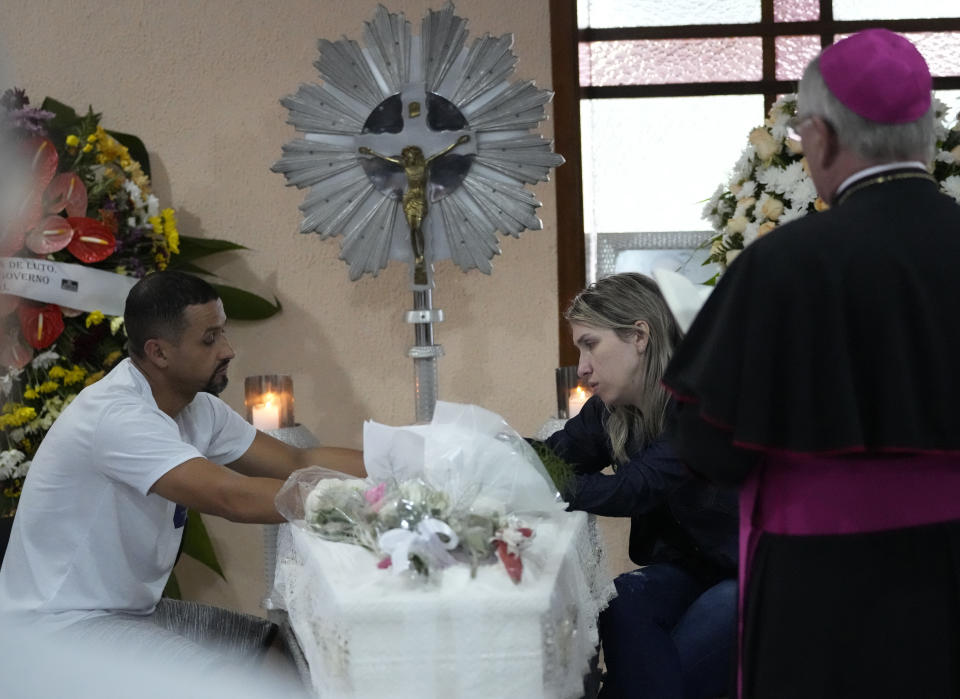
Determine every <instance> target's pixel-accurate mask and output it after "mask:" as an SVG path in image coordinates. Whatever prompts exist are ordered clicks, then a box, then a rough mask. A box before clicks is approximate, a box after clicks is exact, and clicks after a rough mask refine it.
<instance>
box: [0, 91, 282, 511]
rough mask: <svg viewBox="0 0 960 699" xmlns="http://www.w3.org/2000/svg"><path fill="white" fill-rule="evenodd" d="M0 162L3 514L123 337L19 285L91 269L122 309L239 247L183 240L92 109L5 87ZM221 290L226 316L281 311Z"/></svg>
mask: <svg viewBox="0 0 960 699" xmlns="http://www.w3.org/2000/svg"><path fill="white" fill-rule="evenodd" d="M0 158H2V159H3V160H4V163H5V168H4V170H3V173H2V174H3V178H2V179H0V271H2V280H0V281H2V286H0V291H2V292H3V294H4V295H3V296H0V406H2V408H0V517H10V516H12V515H13V514H14V513H15V511H16V507H17V501H18V499H19V495H20V492H21V489H22V486H23V479H24V477H25V476H26V474H27V471H28V470H29V467H30V461H31V458H32V456H33V454H34V453H35V452H36V449H37V447H38V446H39V444H40V442H41V440H42V439H43V437H44V435H45V434H46V431H47V430H48V429H49V428H50V426H51V425H52V424H53V421H54V420H55V419H56V418H57V416H58V415H59V414H60V412H61V411H62V410H63V409H64V408H65V407H66V406H67V405H68V404H69V403H70V401H71V400H73V398H74V397H76V395H77V393H79V391H80V390H82V389H83V388H84V386H87V385H89V384H91V383H93V382H95V381H97V380H98V379H99V378H100V377H102V376H103V375H104V373H105V372H107V371H109V370H110V368H112V367H113V366H114V365H115V364H116V363H117V362H118V361H119V360H120V359H121V358H122V357H123V356H124V343H125V340H126V338H125V335H124V332H123V330H122V324H123V319H122V317H120V316H119V312H117V311H115V315H112V316H111V315H107V314H105V313H104V312H103V310H102V309H100V308H86V309H83V310H81V309H77V308H68V307H66V306H64V305H60V304H56V303H49V302H45V301H43V300H36V299H34V298H31V295H30V293H28V292H24V286H23V285H24V284H26V285H27V286H30V285H31V284H32V285H33V286H38V287H39V286H43V284H44V283H45V282H46V283H49V279H50V278H51V273H52V271H55V270H60V269H72V270H76V269H80V268H82V269H84V270H95V271H93V272H89V273H90V274H94V275H96V274H100V275H101V278H103V277H104V276H105V278H106V280H107V282H108V283H109V284H110V288H112V289H114V290H115V291H116V293H115V294H114V296H119V299H120V301H119V304H120V307H121V308H122V299H123V297H125V294H126V291H127V290H128V289H129V287H130V286H131V285H132V284H133V282H135V281H136V279H137V278H139V277H142V276H144V275H146V274H148V273H150V272H152V271H155V270H162V269H166V268H168V267H177V268H181V269H184V271H191V272H196V273H203V270H202V269H201V268H199V267H197V266H196V265H195V264H194V261H195V260H196V259H197V258H199V257H202V256H204V255H207V254H211V253H215V252H220V251H225V250H234V249H241V248H242V246H240V245H237V244H235V243H230V242H228V241H223V240H215V239H200V238H191V237H188V236H183V235H181V233H180V231H179V228H178V224H177V216H176V212H175V211H174V209H173V208H171V207H168V206H162V205H161V203H160V201H159V200H158V199H157V197H156V196H155V195H154V194H153V193H152V192H151V187H150V176H149V162H148V159H147V152H146V149H145V148H144V146H143V143H142V142H141V141H140V140H139V139H138V138H136V137H135V136H131V135H129V134H121V133H115V132H111V131H108V130H106V129H105V128H104V127H103V125H102V124H101V115H99V114H96V113H94V112H93V110H92V109H89V110H88V112H87V113H86V114H85V115H79V114H77V113H76V112H75V111H74V110H73V109H72V108H70V107H68V106H66V105H64V104H61V103H59V102H57V101H55V100H52V99H49V98H48V99H46V100H45V101H44V102H43V104H42V105H41V107H40V108H39V109H38V108H35V107H32V106H31V105H30V101H29V99H28V97H27V95H26V94H25V93H24V92H23V91H22V90H17V89H13V90H8V91H7V92H6V93H4V94H3V95H2V97H0ZM115 275H116V276H115ZM118 280H119V281H120V282H121V283H120V284H119V285H118V284H117V283H116V282H117V281H118ZM15 282H16V283H19V284H20V286H16V287H13V286H11V285H13V284H14V283H15ZM218 290H219V291H220V293H221V295H222V296H223V299H224V306H225V308H226V310H227V315H228V316H231V317H240V318H244V319H256V318H264V317H267V316H269V315H271V314H272V313H274V312H276V311H277V310H279V307H278V306H275V305H274V304H271V303H270V302H269V301H267V300H265V299H262V298H260V297H258V296H255V295H254V294H250V293H248V292H244V291H240V290H238V289H233V288H231V287H225V286H218Z"/></svg>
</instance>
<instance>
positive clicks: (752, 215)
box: [703, 95, 960, 268]
mask: <svg viewBox="0 0 960 699" xmlns="http://www.w3.org/2000/svg"><path fill="white" fill-rule="evenodd" d="M934 105H935V106H934V109H935V113H936V139H937V155H936V158H935V160H934V167H933V174H934V176H935V177H936V178H937V180H938V181H939V182H940V183H941V189H942V190H943V191H944V192H946V193H947V194H949V195H950V196H952V197H954V198H955V199H956V200H957V201H958V202H960V122H958V123H954V124H953V126H952V128H951V127H950V126H948V125H947V124H945V123H944V119H945V116H946V113H947V109H946V106H945V105H944V104H943V103H942V102H940V101H939V100H937V99H934ZM796 113H797V96H796V95H785V96H783V97H781V98H780V99H778V100H777V101H776V102H775V103H774V104H773V106H772V107H771V108H770V112H769V114H768V115H767V119H766V120H765V121H764V123H763V125H761V126H757V127H756V128H754V129H753V130H751V131H750V134H749V137H748V143H747V146H746V148H744V150H743V152H742V153H741V155H740V159H739V160H738V161H737V163H736V164H735V165H734V167H733V170H732V172H731V174H730V177H729V179H728V180H727V182H726V183H725V184H721V185H720V186H719V187H717V190H716V191H715V192H714V194H713V196H712V197H711V198H710V200H709V201H708V202H707V204H706V206H705V207H704V209H703V217H704V219H706V220H707V221H709V222H710V225H711V227H712V228H713V229H714V231H716V235H714V236H713V237H712V238H711V239H710V257H709V258H708V262H717V263H720V264H721V265H722V266H723V267H724V268H725V267H726V266H727V265H729V264H730V263H731V262H733V260H734V259H735V258H736V256H737V255H739V254H740V251H741V250H742V249H743V248H745V247H746V246H747V245H749V244H750V243H752V242H753V241H755V240H756V239H757V238H759V237H761V236H763V235H766V234H767V233H769V232H770V231H772V230H773V229H774V228H776V227H777V226H780V225H782V224H784V223H787V222H789V221H792V220H794V219H796V218H800V217H801V216H804V215H806V214H808V213H813V212H816V211H823V210H824V209H826V208H827V204H826V203H825V202H824V201H823V200H822V199H821V198H820V197H818V196H817V192H816V188H815V187H814V184H813V180H812V179H811V178H810V172H809V169H808V168H807V162H806V160H805V158H804V156H803V147H802V145H801V143H800V142H799V141H797V140H794V139H792V138H790V135H789V133H788V132H789V129H788V127H787V125H788V122H789V121H790V119H791V118H792V117H793V116H795V115H796Z"/></svg>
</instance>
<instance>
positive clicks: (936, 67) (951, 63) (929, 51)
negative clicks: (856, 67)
mask: <svg viewBox="0 0 960 699" xmlns="http://www.w3.org/2000/svg"><path fill="white" fill-rule="evenodd" d="M903 35H904V36H905V37H907V38H908V39H910V41H912V42H913V43H914V44H915V45H916V47H917V49H918V50H919V51H920V53H921V54H922V55H923V57H924V59H926V61H927V66H928V67H929V68H930V74H931V75H933V76H935V77H953V76H957V75H960V60H958V58H957V57H958V56H960V32H939V33H936V32H914V33H907V32H904V34H903ZM848 36H850V35H849V34H838V35H837V37H836V40H837V41H840V39H846V38H847V37H848Z"/></svg>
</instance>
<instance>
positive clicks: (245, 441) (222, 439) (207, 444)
mask: <svg viewBox="0 0 960 699" xmlns="http://www.w3.org/2000/svg"><path fill="white" fill-rule="evenodd" d="M177 421H178V422H179V423H180V427H181V429H182V430H183V435H184V438H185V439H186V440H187V441H189V442H191V443H192V444H194V445H196V447H197V448H198V449H199V450H200V451H201V452H202V453H203V455H204V456H205V457H207V458H208V459H210V460H211V461H214V462H216V463H218V464H229V463H232V462H234V461H236V460H237V459H239V458H240V457H241V456H243V455H244V454H245V453H246V452H247V450H248V449H249V448H250V445H251V444H253V440H254V438H255V437H256V436H257V428H255V427H254V426H253V425H251V424H250V423H249V422H247V421H246V420H244V419H243V418H242V417H240V415H239V414H237V412H236V411H235V410H234V409H233V408H231V407H230V406H229V405H227V404H226V403H224V402H223V401H222V400H220V399H219V398H217V397H216V396H213V395H210V394H209V393H198V394H197V397H196V398H194V399H193V402H192V403H190V405H189V406H187V407H186V408H185V409H184V411H183V412H182V413H181V414H180V416H179V417H178V418H177Z"/></svg>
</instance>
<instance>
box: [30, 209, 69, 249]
mask: <svg viewBox="0 0 960 699" xmlns="http://www.w3.org/2000/svg"><path fill="white" fill-rule="evenodd" d="M71 240H73V226H71V225H70V222H69V221H67V219H65V218H64V217H63V216H47V217H45V218H44V219H43V220H42V221H40V224H39V225H38V226H37V227H36V228H34V229H33V230H31V231H30V232H29V233H27V247H28V248H29V249H30V251H31V252H35V253H37V254H38V255H49V254H50V253H52V252H56V251H57V250H63V249H64V248H65V247H67V245H69V244H70V241H71Z"/></svg>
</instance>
